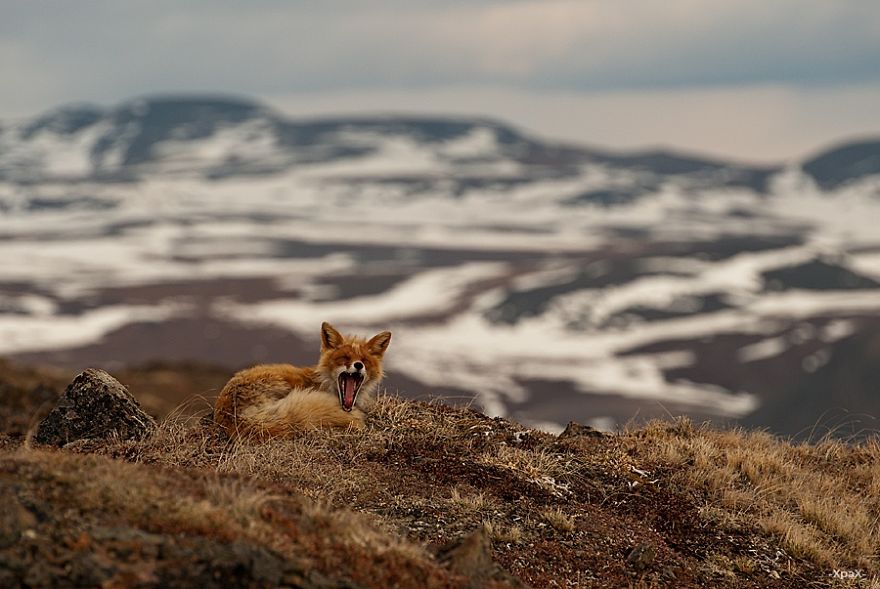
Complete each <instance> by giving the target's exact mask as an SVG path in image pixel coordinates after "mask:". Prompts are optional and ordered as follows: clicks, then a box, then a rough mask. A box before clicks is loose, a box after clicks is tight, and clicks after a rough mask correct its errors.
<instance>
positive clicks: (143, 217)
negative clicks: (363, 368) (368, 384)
mask: <svg viewBox="0 0 880 589" xmlns="http://www.w3.org/2000/svg"><path fill="white" fill-rule="evenodd" d="M0 215H2V217H0V259H2V260H3V264H2V266H0V354H5V355H12V356H16V357H20V358H26V359H41V360H52V361H56V362H67V363H72V364H77V365H79V364H82V363H87V362H91V363H94V362H99V363H103V364H105V365H107V363H108V362H111V363H112V362H114V361H115V362H143V361H147V360H156V359H158V360H191V359H194V360H202V361H213V362H222V363H227V364H230V365H243V364H247V363H249V362H253V361H265V360H286V361H294V362H304V361H307V360H309V359H310V358H311V357H312V356H313V355H314V347H315V345H316V341H317V340H316V330H317V326H318V325H319V324H320V322H321V321H322V320H330V321H333V322H336V323H339V324H340V325H341V326H342V327H344V328H347V329H351V330H353V331H369V330H371V329H378V328H386V327H390V328H392V329H393V330H394V331H395V339H394V344H393V346H392V351H391V352H390V353H389V354H390V355H389V367H388V369H389V374H390V376H389V381H388V382H389V386H390V388H392V389H394V388H400V389H401V390H404V391H408V392H410V393H428V392H437V393H443V394H449V395H455V396H461V397H470V396H474V395H476V397H477V401H478V402H479V403H480V404H481V405H482V406H483V407H484V408H486V409H487V410H488V411H490V412H495V413H505V414H513V415H514V416H516V417H518V418H520V419H523V420H526V421H530V422H532V423H537V424H543V425H545V426H547V427H555V426H558V425H559V424H561V423H563V422H565V421H567V420H569V419H579V420H581V421H592V422H593V423H595V424H597V425H604V426H606V427H607V426H614V425H615V424H620V423H622V422H625V421H626V420H627V419H629V418H631V417H634V416H635V417H638V418H642V417H649V416H653V415H663V414H665V413H666V412H671V413H681V412H684V413H688V414H691V415H694V416H697V417H700V418H702V417H706V418H711V419H716V420H725V419H734V420H743V421H744V422H747V423H749V424H754V425H762V426H768V427H770V428H771V429H774V430H776V431H779V432H783V433H804V432H805V431H806V432H807V433H809V428H810V427H811V426H813V425H816V424H817V423H818V424H819V426H820V431H821V427H822V426H823V425H829V424H830V425H835V424H837V423H838V422H839V420H840V419H841V416H842V415H844V413H846V412H849V413H848V414H847V417H846V418H847V419H852V420H854V414H858V418H859V419H860V420H861V421H862V422H865V423H866V424H867V426H869V427H873V426H872V425H871V423H870V422H866V421H865V420H866V419H867V418H866V417H865V416H864V415H862V414H870V415H874V416H880V398H878V397H877V395H876V384H875V383H876V382H880V380H878V378H877V377H878V376H880V375H878V374H877V367H878V366H880V336H878V335H877V334H878V333H880V332H878V331H877V327H878V325H880V230H878V228H877V220H878V219H880V140H878V141H868V140H863V141H860V142H853V143H847V144H844V145H842V146H840V147H838V148H835V149H832V150H830V151H827V152H824V153H821V154H818V155H817V156H815V157H813V158H811V159H809V160H808V161H804V162H793V163H788V164H785V165H780V166H775V167H773V166H770V167H753V166H745V165H740V164H735V163H729V162H722V161H714V160H710V159H704V158H699V157H693V156H685V155H680V154H675V153H668V152H662V151H654V152H643V153H615V152H611V151H604V150H601V149H597V148H583V147H579V146H572V145H562V144H555V143H551V142H548V141H545V140H540V139H537V138H534V137H530V136H528V135H527V134H524V133H521V132H519V131H517V130H516V129H514V128H512V127H509V126H507V125H505V124H502V123H499V122H497V121H492V120H485V119H452V118H428V117H391V116H386V117H374V118H370V117H363V118H348V119H326V120H306V121H297V120H290V119H288V118H285V117H283V116H281V115H280V114H278V113H276V112H274V111H272V110H270V109H268V108H266V107H263V106H261V105H258V104H255V103H251V102H248V101H244V100H233V99H218V98H213V97H211V98H193V97H184V98H181V97H168V98H156V99H143V100H137V101H133V102H131V103H128V104H124V105H122V106H120V107H118V108H115V109H101V108H96V107H85V106H79V107H66V108H62V109H59V110H57V111H53V112H51V113H48V114H46V115H44V116H41V117H38V118H36V119H34V120H29V121H21V122H16V123H8V124H3V125H0ZM111 367H112V366H111Z"/></svg>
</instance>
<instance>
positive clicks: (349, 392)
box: [342, 376, 357, 410]
mask: <svg viewBox="0 0 880 589" xmlns="http://www.w3.org/2000/svg"><path fill="white" fill-rule="evenodd" d="M342 386H343V389H342V406H343V407H344V408H345V409H347V410H348V409H351V408H352V406H353V405H354V393H355V391H356V390H357V381H356V380H355V379H353V378H351V377H346V376H344V377H342Z"/></svg>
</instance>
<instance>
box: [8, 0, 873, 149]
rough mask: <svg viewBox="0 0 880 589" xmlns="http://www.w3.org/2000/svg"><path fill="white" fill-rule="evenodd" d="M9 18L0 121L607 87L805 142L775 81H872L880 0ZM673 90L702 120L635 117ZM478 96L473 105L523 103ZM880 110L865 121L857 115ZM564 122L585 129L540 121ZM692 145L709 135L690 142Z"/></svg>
mask: <svg viewBox="0 0 880 589" xmlns="http://www.w3.org/2000/svg"><path fill="white" fill-rule="evenodd" d="M0 11H2V12H0V13H2V14H3V19H2V20H0V76H2V79H3V80H4V83H5V84H6V85H7V87H14V89H15V91H14V92H4V93H2V94H0V118H8V117H9V116H10V115H15V116H20V115H29V114H34V113H35V112H36V111H39V110H42V109H45V108H49V107H52V106H55V105H57V104H59V103H63V102H69V101H84V100H85V101H96V102H100V103H105V104H106V103H113V102H116V101H119V100H122V99H126V98H129V97H131V96H135V95H142V94H153V93H165V92H179V91H202V92H206V91H207V92H225V93H237V94H251V95H260V96H276V97H277V96H289V95H292V94H297V93H299V94H311V95H313V96H317V95H318V94H320V95H333V96H342V95H348V96H352V97H354V96H366V95H369V94H371V93H372V94H373V95H378V94H381V93H385V94H386V95H390V94H396V95H406V94H409V95H416V94H418V95H419V96H420V97H421V99H422V100H423V101H424V105H425V107H426V110H430V108H434V107H440V106H442V105H441V104H439V102H441V101H442V97H443V96H451V95H452V94H454V93H455V92H456V91H457V90H456V89H460V90H461V92H460V93H459V94H460V95H464V94H467V92H471V90H472V89H474V88H492V89H493V91H495V90H497V91H498V92H499V93H500V94H499V95H498V98H499V99H500V98H502V97H507V98H506V99H509V100H514V104H521V103H522V101H521V100H520V101H519V102H517V101H516V99H514V98H513V97H515V96H520V97H523V96H531V97H533V98H530V99H529V101H526V102H529V104H532V105H533V107H534V108H546V107H547V105H549V104H558V101H559V100H562V99H561V98H559V97H562V96H569V97H570V98H568V99H566V100H568V101H571V103H580V102H583V103H589V104H591V105H593V107H594V108H596V109H598V110H600V111H603V112H609V113H610V112H611V111H612V110H614V109H615V108H616V107H615V106H614V103H608V104H606V103H605V102H604V100H605V98H601V97H614V98H613V100H615V101H623V103H625V104H632V107H631V108H629V109H627V113H628V116H629V117H631V118H632V119H634V120H639V121H640V122H641V124H642V128H644V129H649V130H653V131H651V133H647V132H645V133H635V136H637V137H639V138H641V139H643V140H647V139H650V138H651V137H659V136H660V134H661V132H662V133H667V132H668V133H670V134H671V135H669V137H670V138H673V137H685V136H686V135H688V136H689V134H692V135H693V136H694V137H696V136H697V135H699V134H700V133H704V132H705V131H700V130H699V129H695V130H693V131H689V129H690V128H691V127H692V126H696V125H698V126H702V127H704V128H712V129H715V130H716V131H717V132H718V133H719V134H722V135H723V136H724V137H726V138H727V140H729V141H732V142H736V138H737V137H738V136H739V135H740V134H742V133H745V131H743V130H741V129H737V128H730V129H728V128H726V127H725V125H726V123H725V122H724V120H725V119H726V120H733V119H736V120H742V119H741V118H738V117H733V116H732V115H731V113H739V112H740V111H741V112H754V113H758V110H759V108H758V106H757V105H758V104H761V105H763V106H762V107H761V108H764V109H767V110H772V111H773V112H774V113H775V114H776V116H778V117H779V119H780V120H779V121H777V120H776V119H774V120H770V121H768V120H766V117H762V118H760V120H761V124H762V125H765V124H766V125H769V127H768V128H769V129H777V128H779V129H780V132H783V131H784V132H785V133H789V134H790V137H791V138H796V139H797V140H802V139H803V138H804V137H803V136H804V133H800V132H798V129H797V128H795V126H794V125H786V124H784V123H785V121H787V120H789V119H791V118H792V117H794V118H797V117H796V116H795V115H793V114H792V113H790V112H788V111H787V110H785V108H793V109H795V110H797V108H801V107H799V106H797V105H794V106H793V103H792V101H791V100H789V99H787V98H780V96H785V91H782V90H779V88H783V87H787V88H790V89H791V90H790V92H792V93H794V94H792V95H797V97H798V98H797V100H795V101H794V103H797V104H799V105H803V104H805V102H804V101H805V100H806V98H805V97H806V96H807V95H808V94H810V93H814V94H815V95H816V96H820V95H821V93H822V92H823V91H824V90H825V89H832V90H839V91H840V92H845V91H847V90H848V89H852V88H855V87H865V86H870V85H871V84H880V68H878V67H877V56H878V55H880V4H878V3H877V2H876V0H837V1H834V2H831V1H824V0H814V1H813V0H775V1H773V2H767V1H766V0H727V1H724V2H722V1H715V2H706V1H705V0H627V1H625V2H612V1H608V0H498V1H489V0H470V1H464V0H433V1H428V0H384V1H381V2H378V1H377V2H369V3H367V2H362V1H357V0H341V1H339V2H316V1H305V0H303V1H298V2H290V1H283V0H251V1H249V2H238V1H234V0H191V1H188V2H178V1H176V0H150V1H148V0H131V1H128V2H118V1H115V0H91V1H89V2H68V1H66V0H43V1H41V2H27V3H25V2H14V1H10V0H0ZM758 88H760V89H761V90H760V91H756V90H755V89H758ZM767 88H775V89H776V90H773V91H768V90H767ZM713 89H717V90H718V91H719V92H721V93H722V94H724V95H726V96H730V97H733V102H731V103H724V102H723V101H722V100H721V99H720V98H718V96H721V94H718V95H715V94H712V92H714V91H715V90H713ZM737 89H742V90H744V91H745V94H743V93H740V94H737ZM700 92H702V93H703V94H700ZM756 92H757V93H756ZM780 92H781V94H780ZM725 93H726V94H725ZM470 95H471V96H475V94H474V93H473V92H471V94H470ZM679 95H681V96H690V97H696V96H701V97H702V100H703V101H702V102H701V103H700V104H698V105H697V104H696V103H694V102H691V103H689V104H691V105H692V106H693V105H696V106H697V107H698V108H701V109H703V114H702V115H700V114H699V113H694V116H693V117H691V118H690V119H686V118H682V116H679V115H676V116H667V117H661V118H660V119H659V120H655V119H653V118H651V117H649V116H643V115H642V113H654V116H659V114H660V113H661V111H662V112H671V111H676V112H677V106H678V103H677V102H675V100H674V99H673V100H667V99H666V98H665V97H667V96H679ZM638 96H642V97H644V98H645V99H644V100H638V99H637V98H638ZM538 97H541V100H538ZM548 97H554V98H552V100H551V99H550V98H548ZM746 97H747V98H746ZM630 100H635V102H633V103H631V102H630ZM736 100H746V101H747V103H748V105H749V106H748V107H746V106H743V107H739V106H738V105H737V103H736ZM481 104H484V105H485V106H481V107H480V108H479V109H477V108H474V109H472V110H481V111H482V112H484V113H485V114H493V113H495V114H501V115H503V113H504V112H514V111H516V110H517V108H514V106H510V107H507V106H505V105H503V104H497V105H491V104H485V103H481ZM566 104H568V103H567V102H566ZM652 105H655V106H652ZM656 105H663V109H660V108H659V107H658V106H656ZM776 105H786V106H785V107H783V108H777V107H776ZM452 106H453V105H452V104H451V103H450V108H451V107H452ZM484 108H488V109H490V110H488V111H486V110H484ZM823 108H824V107H823ZM819 110H822V109H819V108H818V107H816V108H813V109H812V110H810V109H803V108H802V109H801V111H799V112H807V111H810V112H817V111H819ZM832 111H833V109H831V108H830V107H829V108H828V109H826V110H824V115H825V117H826V118H829V117H830V118H834V117H837V118H839V119H841V120H843V119H845V120H846V121H849V120H850V115H849V114H848V113H845V112H843V111H841V112H832ZM565 112H573V109H571V108H568V109H567V110H565ZM614 112H615V113H618V114H619V113H621V112H623V111H621V109H617V110H615V111H614ZM539 114H541V115H542V116H543V117H544V119H545V120H546V121H551V122H552V121H554V120H555V119H557V118H559V117H558V116H557V115H556V113H554V112H552V111H546V112H543V113H539ZM618 114H615V115H614V116H611V115H610V114H609V117H610V119H609V120H617V119H616V118H615V117H616V116H618ZM523 116H524V117H525V119H524V120H528V121H531V120H533V119H536V116H535V115H533V114H531V113H530V112H526V113H524V115H523ZM620 116H623V115H620ZM716 116H717V117H720V119H718V120H716V119H714V118H712V117H716ZM755 116H758V115H757V114H756V115H755ZM586 119H587V120H590V121H593V124H594V125H595V127H598V128H602V126H603V121H602V120H596V119H595V118H592V117H589V116H586ZM874 119H875V116H871V115H868V118H866V119H864V121H863V123H865V124H866V125H869V124H872V122H873V120H874ZM666 120H676V121H681V122H682V123H681V124H679V125H677V126H676V125H667V124H666V123H665V122H664V121H666ZM801 122H804V121H801ZM529 124H531V123H529ZM805 124H806V125H807V126H808V127H809V128H815V127H816V126H817V124H816V123H815V122H814V121H810V120H808V121H805ZM569 126H574V127H583V125H582V124H579V123H571V122H568V123H552V124H551V123H550V122H548V123H546V124H544V125H543V126H541V125H538V127H539V128H541V129H551V130H552V129H556V128H558V127H562V128H563V131H564V130H565V129H564V127H569ZM831 126H834V125H831ZM850 126H851V125H850V124H849V123H846V124H843V123H841V124H838V125H837V127H840V128H844V127H846V128H849V127H850ZM783 128H784V129H783ZM749 133H751V135H750V136H754V135H756V134H757V131H752V132H749ZM747 134H748V133H747ZM582 135H587V134H585V133H582ZM596 135H597V136H598V137H602V136H603V135H602V133H598V134H596ZM587 136H589V135H587ZM793 140H794V139H792V141H793ZM786 141H787V140H785V139H784V138H780V137H777V136H776V135H775V134H770V133H768V137H767V138H766V144H767V145H768V146H770V147H767V148H766V149H764V150H762V151H761V153H762V154H764V155H770V154H780V153H787V152H788V151H790V147H786ZM597 142H601V139H599V140H597ZM749 142H751V143H754V141H753V140H752V139H749V141H746V142H745V143H749ZM692 143H693V144H694V145H696V144H697V143H699V142H691V141H690V140H687V141H684V140H683V142H682V145H691V144H692ZM789 144H790V142H789ZM774 145H776V147H772V146H774ZM762 157H763V155H762Z"/></svg>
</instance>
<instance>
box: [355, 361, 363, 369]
mask: <svg viewBox="0 0 880 589" xmlns="http://www.w3.org/2000/svg"><path fill="white" fill-rule="evenodd" d="M353 366H354V369H355V370H363V369H364V363H363V362H355V363H354V364H353Z"/></svg>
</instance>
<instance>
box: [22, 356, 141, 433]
mask: <svg viewBox="0 0 880 589" xmlns="http://www.w3.org/2000/svg"><path fill="white" fill-rule="evenodd" d="M155 428H156V422H155V421H154V420H153V418H152V417H150V416H149V415H147V414H146V413H144V411H143V409H141V406H140V404H139V403H138V402H137V400H136V399H135V398H134V397H133V396H132V395H131V393H129V392H128V389H127V388H125V386H123V385H122V384H121V383H120V382H119V381H118V380H116V379H115V378H113V377H112V376H110V375H109V374H107V373H106V372H104V371H103V370H98V369H96V368H89V369H87V370H86V371H85V372H82V373H81V374H80V375H79V376H77V377H76V378H74V379H73V381H72V382H71V383H70V384H69V385H67V390H65V391H64V394H63V395H62V396H61V398H60V399H59V400H58V404H57V405H56V406H55V408H54V409H52V411H51V412H50V413H49V415H47V416H46V418H45V419H44V420H43V421H41V422H40V424H39V426H37V432H36V435H35V436H34V441H36V442H38V443H40V444H49V445H53V446H63V445H65V444H69V443H71V442H75V441H78V440H108V439H121V440H131V439H141V438H144V437H146V436H147V435H148V434H150V433H151V432H152V431H153V430H154V429H155Z"/></svg>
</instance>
